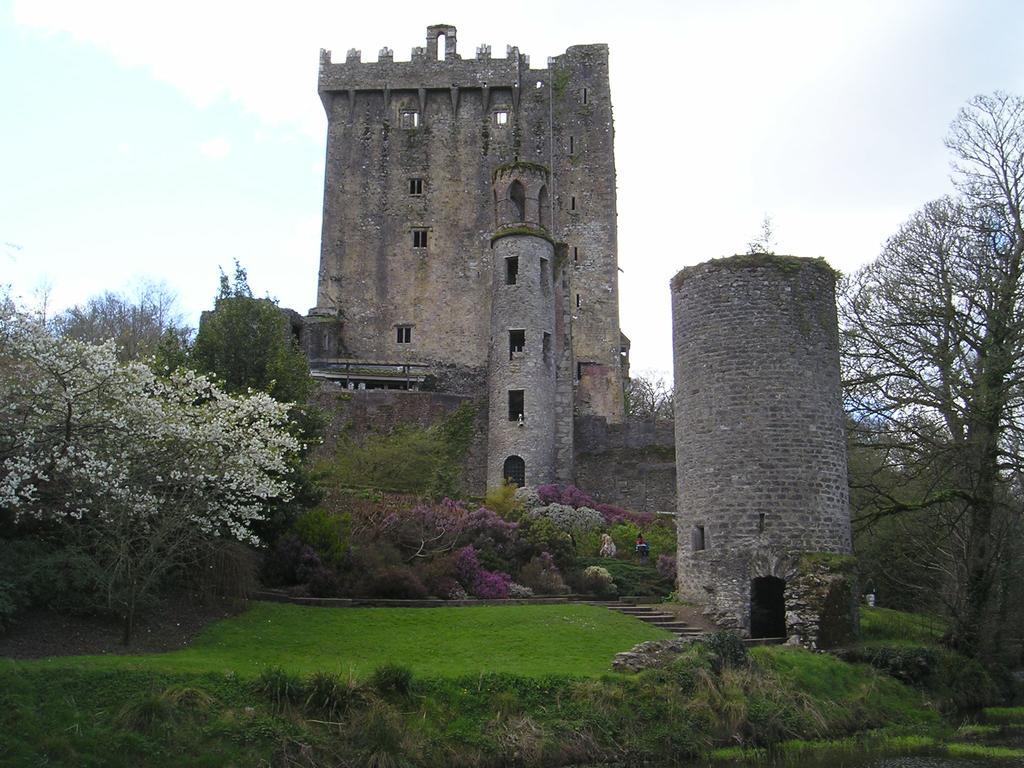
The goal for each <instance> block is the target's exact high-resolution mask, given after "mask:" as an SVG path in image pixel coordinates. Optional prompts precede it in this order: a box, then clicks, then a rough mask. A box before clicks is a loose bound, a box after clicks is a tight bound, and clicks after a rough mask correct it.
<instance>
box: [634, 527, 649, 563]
mask: <svg viewBox="0 0 1024 768" xmlns="http://www.w3.org/2000/svg"><path fill="white" fill-rule="evenodd" d="M650 551H651V548H650V546H648V544H647V542H646V541H644V535H643V534H642V533H641V534H638V535H637V537H636V553H637V554H638V555H639V556H640V559H641V560H646V559H647V555H648V554H650Z"/></svg>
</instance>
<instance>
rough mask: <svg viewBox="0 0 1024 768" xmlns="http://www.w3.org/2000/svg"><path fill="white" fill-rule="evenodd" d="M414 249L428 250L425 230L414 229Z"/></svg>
mask: <svg viewBox="0 0 1024 768" xmlns="http://www.w3.org/2000/svg"><path fill="white" fill-rule="evenodd" d="M412 247H413V248H426V247H427V230H425V229H414V230H413V231H412Z"/></svg>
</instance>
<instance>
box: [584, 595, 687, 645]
mask: <svg viewBox="0 0 1024 768" xmlns="http://www.w3.org/2000/svg"><path fill="white" fill-rule="evenodd" d="M587 602H588V604H589V605H599V606H601V607H603V608H607V609H608V610H610V611H615V612H616V613H623V614H625V615H627V616H632V617H633V618H634V619H639V620H640V621H643V622H646V623H647V624H651V625H652V626H655V627H661V628H662V629H667V630H668V631H669V632H672V633H674V634H675V635H676V636H677V637H679V638H680V639H682V640H699V639H701V638H702V637H704V631H703V630H702V629H699V628H698V627H694V626H692V625H691V624H687V623H686V622H685V621H680V620H679V619H677V618H676V617H675V616H674V615H673V614H671V613H667V612H665V611H663V610H661V609H659V608H658V606H657V605H643V604H641V603H639V602H638V601H633V600H630V599H629V598H623V599H622V600H616V601H614V602H596V601H587Z"/></svg>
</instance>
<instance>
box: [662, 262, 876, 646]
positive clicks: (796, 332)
mask: <svg viewBox="0 0 1024 768" xmlns="http://www.w3.org/2000/svg"><path fill="white" fill-rule="evenodd" d="M671 288H672V330H673V351H674V357H675V430H676V470H677V484H678V485H677V491H678V517H677V528H678V535H679V547H678V574H679V575H678V587H679V593H680V595H681V596H683V597H685V598H687V599H690V600H693V601H695V602H697V603H699V604H701V605H703V606H704V608H705V610H706V611H707V612H708V613H709V615H712V616H713V617H714V618H715V619H717V620H718V621H719V623H721V624H723V625H725V626H729V627H733V628H736V629H739V630H741V631H743V632H746V633H749V634H750V635H751V636H754V637H784V636H790V637H794V636H795V637H796V638H797V641H798V642H801V643H803V644H805V645H811V646H815V645H819V646H820V645H827V644H830V643H831V642H834V641H835V640H834V638H833V635H835V634H836V633H838V634H840V635H842V634H844V633H846V634H848V633H849V631H852V628H853V626H855V621H856V619H855V602H854V597H855V595H854V594H853V593H854V592H855V590H854V588H853V585H852V581H851V577H849V576H848V574H847V573H845V571H848V568H849V561H850V558H848V557H844V556H846V555H849V554H850V552H851V541H850V515H849V506H848V489H847V473H846V442H845V437H844V425H843V409H842V403H841V400H840V381H839V344H838V327H837V322H836V303H835V275H834V273H833V272H832V269H831V268H830V267H829V266H828V265H827V264H826V263H825V262H824V261H823V260H820V259H800V258H795V257H789V256H775V255H769V254H751V255H745V256H733V257H730V258H725V259H716V260H713V261H709V262H706V263H704V264H700V265H697V266H694V267H687V268H686V269H683V270H682V271H681V272H679V273H678V274H677V275H676V276H675V277H674V278H673V279H672V283H671ZM816 590H817V591H816ZM815 594H817V595H818V597H817V598H815V597H814V595H815ZM826 603H828V605H826ZM829 606H831V607H829ZM851 606H853V607H851ZM829 611H832V612H833V613H835V614H836V615H838V616H839V619H838V624H837V625H836V626H832V627H825V626H823V624H822V621H823V619H822V616H823V615H824V614H827V613H828V612H829Z"/></svg>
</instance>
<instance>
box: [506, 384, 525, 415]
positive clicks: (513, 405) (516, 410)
mask: <svg viewBox="0 0 1024 768" xmlns="http://www.w3.org/2000/svg"><path fill="white" fill-rule="evenodd" d="M525 401H526V391H525V390H522V389H510V390H509V391H508V420H509V421H521V420H522V419H523V417H524V415H525V413H524V410H523V404H524V403H525Z"/></svg>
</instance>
